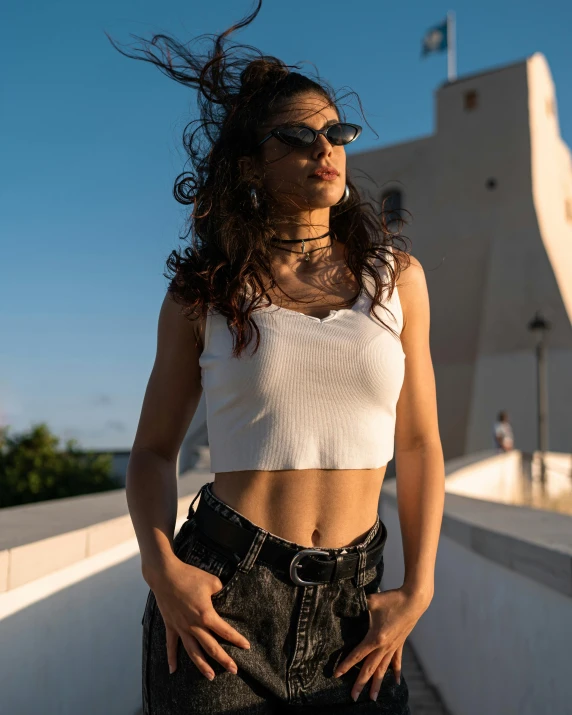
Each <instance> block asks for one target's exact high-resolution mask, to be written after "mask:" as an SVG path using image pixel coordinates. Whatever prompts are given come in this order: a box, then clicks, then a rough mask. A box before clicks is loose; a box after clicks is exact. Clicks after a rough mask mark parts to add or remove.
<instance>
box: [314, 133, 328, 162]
mask: <svg viewBox="0 0 572 715" xmlns="http://www.w3.org/2000/svg"><path fill="white" fill-rule="evenodd" d="M331 153H332V145H331V144H330V142H329V141H328V140H327V139H326V137H325V136H324V135H323V134H318V138H317V139H316V141H315V142H314V144H313V145H312V158H314V159H319V158H321V157H324V156H330V154H331Z"/></svg>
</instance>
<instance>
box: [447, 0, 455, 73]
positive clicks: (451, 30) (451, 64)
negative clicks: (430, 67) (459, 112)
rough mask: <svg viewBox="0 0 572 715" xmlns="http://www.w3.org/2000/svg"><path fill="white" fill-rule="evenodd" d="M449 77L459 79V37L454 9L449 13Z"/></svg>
mask: <svg viewBox="0 0 572 715" xmlns="http://www.w3.org/2000/svg"><path fill="white" fill-rule="evenodd" d="M447 77H448V80H449V82H453V81H454V80H456V79H457V38H456V36H455V13H454V12H453V11H449V12H448V13H447Z"/></svg>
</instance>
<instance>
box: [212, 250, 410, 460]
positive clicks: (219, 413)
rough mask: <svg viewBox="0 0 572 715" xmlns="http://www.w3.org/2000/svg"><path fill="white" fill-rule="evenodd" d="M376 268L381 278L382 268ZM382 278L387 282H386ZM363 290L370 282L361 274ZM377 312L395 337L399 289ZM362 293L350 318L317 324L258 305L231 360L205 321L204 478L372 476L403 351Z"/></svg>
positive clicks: (222, 337)
mask: <svg viewBox="0 0 572 715" xmlns="http://www.w3.org/2000/svg"><path fill="white" fill-rule="evenodd" d="M376 265H378V268H383V269H384V271H385V268H384V266H383V264H381V262H378V263H376ZM387 279H388V278H387V276H385V275H384V280H387ZM364 281H365V282H366V284H370V292H371V293H372V294H373V288H374V287H373V280H372V278H371V277H370V276H369V275H368V274H367V273H364ZM386 294H387V289H384V294H383V295H384V305H386V306H388V308H389V309H390V311H391V313H393V315H394V316H395V319H393V317H392V314H391V313H390V312H387V311H385V310H384V309H383V308H381V307H379V306H376V308H375V312H376V315H378V316H379V317H380V318H381V319H382V320H383V321H384V322H385V323H386V324H388V325H390V326H391V327H392V328H393V329H394V330H396V332H397V333H398V334H400V333H401V329H402V326H403V313H402V309H401V303H400V300H399V295H398V292H397V288H395V289H394V292H393V295H392V297H391V300H389V301H388V300H387V297H386ZM370 306H371V298H370V297H369V296H368V295H367V294H366V293H365V292H362V294H361V295H360V297H359V298H358V300H357V302H356V303H355V304H354V305H353V306H352V307H351V308H343V309H341V310H332V311H330V314H329V315H328V316H326V317H325V318H321V319H320V318H316V317H314V316H311V315H305V314H303V313H299V312H297V311H293V310H290V309H288V308H282V307H279V306H276V305H272V306H270V305H269V304H264V305H263V307H261V308H259V309H257V310H255V311H254V313H253V314H252V318H253V320H254V321H255V322H256V323H257V325H258V328H259V330H260V345H259V348H258V351H257V352H256V353H255V354H254V355H251V353H252V351H253V349H254V345H255V342H254V341H255V340H256V334H254V337H253V342H251V343H249V344H248V345H247V346H246V349H245V350H244V352H243V353H242V355H241V357H240V358H235V357H233V356H232V354H231V353H232V335H231V333H230V331H229V329H228V327H227V324H226V318H225V317H224V316H223V315H221V314H220V313H216V312H212V311H209V313H208V314H207V320H206V326H205V341H204V342H205V345H204V350H203V352H202V355H201V356H200V360H199V364H200V367H201V382H202V386H203V390H204V392H205V400H206V412H207V430H208V439H209V446H210V458H211V472H212V473H216V472H230V471H239V470H246V469H259V470H278V469H313V468H320V469H376V468H378V467H381V466H383V465H385V464H387V462H388V461H389V460H390V459H391V458H392V457H393V451H394V435H395V410H396V404H397V400H398V398H399V394H400V392H401V387H402V385H403V379H404V376H405V353H404V352H403V349H402V347H401V342H400V340H399V339H398V338H396V337H395V335H394V334H392V333H391V332H390V331H389V330H387V328H385V327H383V326H382V325H380V324H379V323H378V322H377V321H376V320H375V319H374V318H372V317H371V316H370V315H369V314H368V308H369V307H370Z"/></svg>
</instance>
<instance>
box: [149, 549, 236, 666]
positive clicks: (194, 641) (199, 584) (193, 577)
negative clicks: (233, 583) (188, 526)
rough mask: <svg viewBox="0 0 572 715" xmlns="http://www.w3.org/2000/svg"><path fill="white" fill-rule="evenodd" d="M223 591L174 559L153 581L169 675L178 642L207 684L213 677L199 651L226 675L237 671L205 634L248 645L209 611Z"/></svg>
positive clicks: (210, 576) (199, 571)
mask: <svg viewBox="0 0 572 715" xmlns="http://www.w3.org/2000/svg"><path fill="white" fill-rule="evenodd" d="M222 587H223V584H222V582H221V580H220V579H219V578H218V577H217V576H214V575H213V574H210V573H208V572H207V571H203V569H200V568H197V567H196V566H191V565H189V564H186V563H184V562H183V561H181V560H180V559H178V558H177V557H174V558H173V559H172V560H171V562H170V563H169V565H168V567H166V568H165V570H164V571H163V573H162V574H161V576H160V577H156V578H155V579H154V580H153V586H152V590H153V593H154V594H155V598H156V600H157V606H158V608H159V611H160V612H161V615H162V616H163V621H164V622H165V628H166V631H167V660H168V663H169V672H170V673H174V672H175V670H176V668H177V645H178V642H179V638H180V639H181V641H182V642H183V646H184V648H185V650H186V651H187V653H188V655H189V658H191V660H192V661H193V662H194V663H195V665H196V666H197V668H198V669H199V670H200V671H201V673H202V674H203V675H204V676H206V677H207V678H208V679H209V680H212V679H213V678H214V677H215V675H214V673H213V671H212V669H211V667H210V666H209V664H208V663H207V661H206V660H205V656H204V653H203V650H201V646H202V648H203V649H204V651H205V652H206V653H208V655H210V656H212V657H213V658H214V659H215V660H217V661H218V662H219V663H221V665H223V666H224V667H225V668H226V669H227V670H228V671H229V672H231V673H235V674H236V672H237V671H238V668H237V666H236V663H235V662H234V661H233V659H232V658H231V657H230V656H229V655H228V653H226V651H224V650H223V648H221V646H220V643H218V642H217V640H216V639H215V638H214V637H213V636H212V635H211V633H210V632H209V631H214V632H215V633H218V634H219V635H220V636H222V637H223V638H225V639H226V640H228V641H230V642H231V643H234V644H235V645H237V646H239V647H240V648H250V643H249V642H248V641H247V640H246V638H245V637H244V636H242V635H241V634H240V633H239V632H238V631H237V630H235V629H234V628H233V627H232V626H231V625H230V624H229V623H227V622H226V621H225V620H223V619H222V618H221V617H220V616H219V614H218V613H217V612H216V610H215V609H214V607H213V604H212V600H211V596H212V595H213V594H214V593H216V592H217V591H220V589H221V588H222Z"/></svg>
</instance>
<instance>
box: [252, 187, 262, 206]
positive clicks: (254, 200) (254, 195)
mask: <svg viewBox="0 0 572 715" xmlns="http://www.w3.org/2000/svg"><path fill="white" fill-rule="evenodd" d="M250 201H251V202H252V207H253V208H254V209H258V208H259V206H260V202H259V200H258V194H257V193H256V189H255V188H254V186H253V187H252V188H251V189H250Z"/></svg>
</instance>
